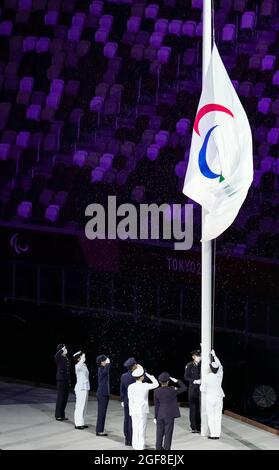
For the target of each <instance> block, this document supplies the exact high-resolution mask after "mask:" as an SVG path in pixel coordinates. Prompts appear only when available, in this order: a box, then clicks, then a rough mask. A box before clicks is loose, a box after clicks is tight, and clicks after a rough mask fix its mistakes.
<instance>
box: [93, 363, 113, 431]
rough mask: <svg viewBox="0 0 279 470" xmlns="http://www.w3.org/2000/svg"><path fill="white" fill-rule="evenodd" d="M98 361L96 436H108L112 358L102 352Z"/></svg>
mask: <svg viewBox="0 0 279 470" xmlns="http://www.w3.org/2000/svg"><path fill="white" fill-rule="evenodd" d="M96 362H97V365H98V388H97V393H96V396H97V400H98V417H97V424H96V436H107V433H105V432H104V429H105V421H106V414H107V407H108V402H109V396H110V384H109V371H110V360H109V358H108V357H107V356H105V355H104V354H102V355H100V356H98V357H97V359H96Z"/></svg>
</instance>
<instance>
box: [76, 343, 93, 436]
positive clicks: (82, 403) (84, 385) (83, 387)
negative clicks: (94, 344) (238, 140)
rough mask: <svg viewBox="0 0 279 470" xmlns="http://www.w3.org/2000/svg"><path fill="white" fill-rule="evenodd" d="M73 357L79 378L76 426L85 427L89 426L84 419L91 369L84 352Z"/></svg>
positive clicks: (77, 427)
mask: <svg viewBox="0 0 279 470" xmlns="http://www.w3.org/2000/svg"><path fill="white" fill-rule="evenodd" d="M73 357H74V361H75V364H76V365H75V372H76V378H77V383H76V385H75V394H76V407H75V415H74V417H75V428H76V429H85V428H88V426H87V425H86V424H84V422H85V421H84V419H85V415H86V411H87V403H88V393H89V390H90V383H89V371H88V368H87V365H86V364H85V360H86V357H85V353H84V352H82V351H78V352H76V353H75V354H74V355H73Z"/></svg>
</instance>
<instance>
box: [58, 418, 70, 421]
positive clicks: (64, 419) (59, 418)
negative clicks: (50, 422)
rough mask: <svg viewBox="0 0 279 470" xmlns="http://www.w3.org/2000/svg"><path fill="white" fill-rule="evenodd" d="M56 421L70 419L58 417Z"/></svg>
mask: <svg viewBox="0 0 279 470" xmlns="http://www.w3.org/2000/svg"><path fill="white" fill-rule="evenodd" d="M56 421H69V420H68V418H56Z"/></svg>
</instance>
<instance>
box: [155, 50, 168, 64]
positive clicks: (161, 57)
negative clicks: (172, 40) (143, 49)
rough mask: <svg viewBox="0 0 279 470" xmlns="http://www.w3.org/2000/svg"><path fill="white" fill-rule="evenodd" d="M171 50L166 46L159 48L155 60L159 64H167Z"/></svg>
mask: <svg viewBox="0 0 279 470" xmlns="http://www.w3.org/2000/svg"><path fill="white" fill-rule="evenodd" d="M170 56H171V48H170V47H167V46H163V47H160V49H159V50H158V53H157V59H158V61H159V62H160V63H161V64H167V63H168V62H169V60H170Z"/></svg>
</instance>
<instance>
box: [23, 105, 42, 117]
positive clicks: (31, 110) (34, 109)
mask: <svg viewBox="0 0 279 470" xmlns="http://www.w3.org/2000/svg"><path fill="white" fill-rule="evenodd" d="M40 116H41V106H40V105H39V104H31V105H30V106H28V108H27V110H26V117H27V119H33V120H34V121H39V120H40Z"/></svg>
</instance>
